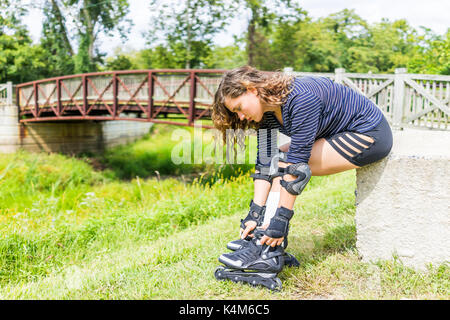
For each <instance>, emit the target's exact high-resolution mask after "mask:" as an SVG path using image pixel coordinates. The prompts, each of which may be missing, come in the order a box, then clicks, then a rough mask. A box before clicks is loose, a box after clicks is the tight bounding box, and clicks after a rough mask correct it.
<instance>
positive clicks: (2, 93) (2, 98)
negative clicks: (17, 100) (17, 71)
mask: <svg viewBox="0 0 450 320" xmlns="http://www.w3.org/2000/svg"><path fill="white" fill-rule="evenodd" d="M12 103H13V84H12V82H7V83H5V84H1V83H0V105H12Z"/></svg>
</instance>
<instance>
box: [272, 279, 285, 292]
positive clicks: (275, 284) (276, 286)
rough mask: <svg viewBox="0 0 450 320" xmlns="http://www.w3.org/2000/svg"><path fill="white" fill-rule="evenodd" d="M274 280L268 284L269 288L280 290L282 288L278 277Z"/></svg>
mask: <svg viewBox="0 0 450 320" xmlns="http://www.w3.org/2000/svg"><path fill="white" fill-rule="evenodd" d="M273 280H274V282H272V283H271V284H270V290H273V291H280V290H281V288H282V284H281V280H280V279H278V278H275V279H273Z"/></svg>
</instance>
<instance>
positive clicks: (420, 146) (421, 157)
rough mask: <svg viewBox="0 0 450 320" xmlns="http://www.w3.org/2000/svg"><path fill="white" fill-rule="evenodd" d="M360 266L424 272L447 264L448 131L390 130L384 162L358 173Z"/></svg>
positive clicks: (449, 222)
mask: <svg viewBox="0 0 450 320" xmlns="http://www.w3.org/2000/svg"><path fill="white" fill-rule="evenodd" d="M356 177H357V178H356V180H357V181H356V183H357V196H356V203H357V205H356V231H357V242H356V246H357V249H358V252H359V253H360V255H361V257H362V259H363V261H371V262H376V261H377V260H390V259H393V258H394V257H396V258H398V259H399V260H400V261H401V262H402V263H403V264H404V265H406V266H409V267H413V268H415V269H422V270H424V269H426V267H427V265H428V264H430V263H431V264H433V265H439V264H442V263H445V262H448V261H449V260H450V132H448V131H428V130H418V129H405V130H403V131H394V145H393V148H392V151H391V153H390V154H389V156H388V157H386V158H385V159H383V160H380V161H378V162H376V163H373V164H371V165H368V166H366V167H363V168H361V169H357V170H356Z"/></svg>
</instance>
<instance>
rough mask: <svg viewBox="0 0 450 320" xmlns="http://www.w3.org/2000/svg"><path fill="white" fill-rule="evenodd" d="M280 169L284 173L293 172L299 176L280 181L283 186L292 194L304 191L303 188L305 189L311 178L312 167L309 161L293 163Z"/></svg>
mask: <svg viewBox="0 0 450 320" xmlns="http://www.w3.org/2000/svg"><path fill="white" fill-rule="evenodd" d="M279 171H281V172H283V175H284V174H291V175H293V176H296V177H297V178H296V179H295V180H294V181H285V180H284V179H282V180H281V181H280V184H281V186H282V187H283V188H285V189H286V191H287V192H289V193H290V194H292V195H296V196H298V195H299V194H300V193H302V191H303V189H305V187H306V185H307V184H308V182H309V179H311V169H310V168H309V165H308V164H307V163H301V162H300V163H296V164H291V165H290V166H287V167H286V168H284V170H281V168H280V170H279Z"/></svg>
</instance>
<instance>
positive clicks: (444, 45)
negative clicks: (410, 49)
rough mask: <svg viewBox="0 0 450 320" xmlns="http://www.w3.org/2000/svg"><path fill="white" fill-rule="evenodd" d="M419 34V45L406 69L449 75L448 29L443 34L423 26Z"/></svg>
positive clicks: (449, 48)
mask: <svg viewBox="0 0 450 320" xmlns="http://www.w3.org/2000/svg"><path fill="white" fill-rule="evenodd" d="M424 31H425V34H424V35H421V36H419V41H420V42H421V46H418V47H417V48H416V49H417V50H416V53H415V54H414V56H413V57H412V58H411V60H410V61H409V62H408V71H409V72H413V73H432V74H447V75H450V29H447V32H446V34H445V35H443V36H438V35H436V34H434V33H433V32H432V31H431V30H430V29H426V28H425V30H424Z"/></svg>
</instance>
